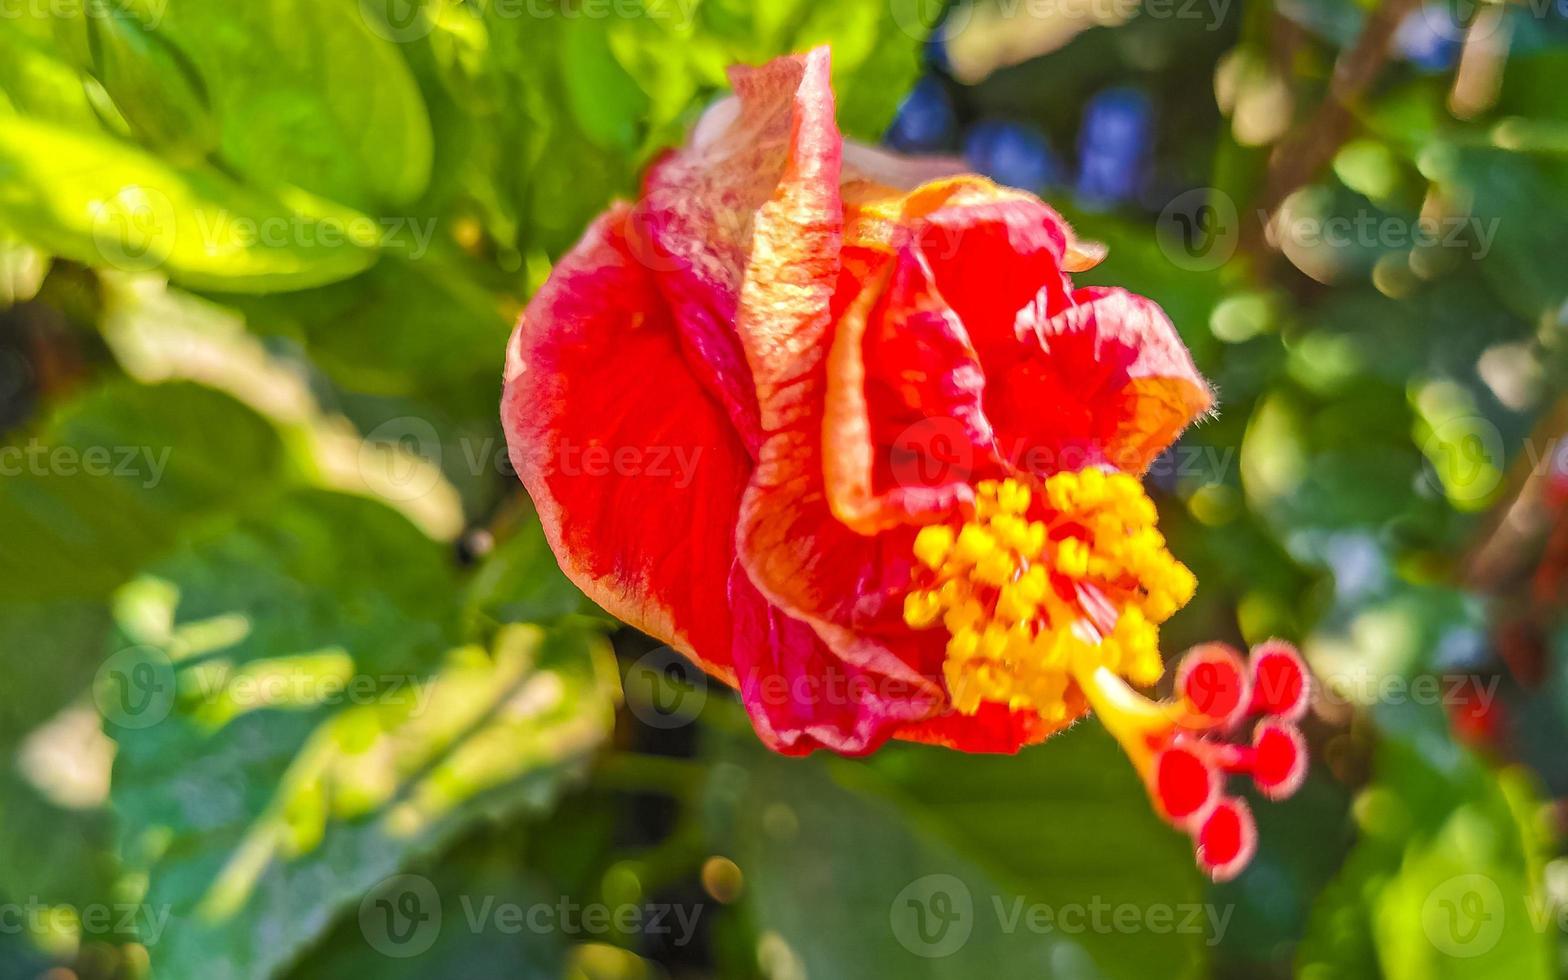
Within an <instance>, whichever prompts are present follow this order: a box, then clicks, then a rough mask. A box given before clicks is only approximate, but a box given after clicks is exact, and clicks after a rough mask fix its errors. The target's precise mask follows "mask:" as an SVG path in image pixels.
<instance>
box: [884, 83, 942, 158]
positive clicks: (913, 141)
mask: <svg viewBox="0 0 1568 980" xmlns="http://www.w3.org/2000/svg"><path fill="white" fill-rule="evenodd" d="M957 128H958V117H957V116H956V115H955V114H954V112H953V102H952V100H951V99H949V98H948V97H947V89H945V88H944V87H943V86H942V83H941V82H940V81H938V80H937V79H935V78H932V77H930V76H929V75H928V76H926V77H925V78H922V79H921V80H920V81H918V82H916V83H915V87H914V88H913V89H911V90H910V92H909V95H907V96H906V97H905V98H904V102H903V104H902V105H900V106H899V107H898V115H896V116H894V117H893V124H892V125H891V126H889V127H888V128H887V135H885V136H884V137H883V138H882V141H883V142H884V143H886V144H887V145H888V146H891V147H892V148H893V149H895V150H899V151H902V152H904V153H932V152H935V151H938V150H943V149H946V148H947V147H948V146H949V145H950V144H951V143H952V141H953V132H954V130H955V129H957Z"/></svg>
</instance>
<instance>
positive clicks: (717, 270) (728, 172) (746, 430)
mask: <svg viewBox="0 0 1568 980" xmlns="http://www.w3.org/2000/svg"><path fill="white" fill-rule="evenodd" d="M730 79H731V83H732V85H733V87H734V90H735V95H734V96H733V97H731V98H727V99H724V100H723V101H721V102H719V103H718V104H716V105H715V106H713V107H712V108H711V109H709V110H708V112H707V113H706V114H705V115H704V116H703V118H702V120H701V122H699V124H698V126H697V129H696V131H695V132H694V133H693V135H692V138H691V140H690V142H689V143H688V144H687V145H686V146H685V147H683V148H682V149H680V150H678V151H676V152H675V153H672V154H670V155H669V156H668V157H666V158H665V159H664V160H662V161H661V162H659V163H658V164H657V165H656V166H654V167H653V168H652V169H651V170H650V172H649V175H648V178H647V180H646V181H645V187H644V196H643V198H642V200H640V201H638V203H637V204H636V206H635V207H634V209H633V212H632V216H631V220H630V223H629V227H630V229H631V236H630V237H631V242H632V245H633V250H634V252H635V254H636V255H637V256H638V258H639V259H640V260H641V261H642V262H643V263H644V264H646V265H647V266H649V268H651V269H652V270H653V272H654V276H655V279H656V281H657V282H658V284H659V289H660V291H661V293H662V295H663V296H664V298H665V300H666V302H667V303H668V305H669V307H670V309H671V310H672V311H673V314H674V317H675V321H676V324H677V326H678V327H679V329H680V331H681V334H682V337H683V340H684V342H685V344H686V345H687V347H688V349H689V350H690V351H691V352H692V353H693V355H694V356H693V362H694V365H695V366H696V368H697V371H698V374H699V377H701V379H702V381H703V383H704V384H706V385H707V386H708V387H709V388H710V389H711V390H712V391H714V393H715V394H716V396H717V397H718V398H719V399H720V401H721V402H722V403H723V404H724V405H725V407H726V409H727V410H728V412H729V414H730V417H731V419H732V421H733V422H734V423H735V427H736V429H737V430H738V431H739V432H740V435H741V439H742V441H743V442H744V443H745V444H746V446H747V448H748V450H750V451H752V452H753V453H754V452H755V451H756V449H757V447H758V445H759V443H760V442H761V431H760V428H759V423H758V418H757V404H756V396H755V393H754V390H753V384H752V378H751V365H749V364H748V363H747V354H746V352H745V351H744V349H743V346H742V344H741V339H740V337H739V336H738V335H737V333H736V329H735V327H736V317H737V313H738V309H739V301H740V293H741V289H742V284H743V281H744V278H745V271H746V268H747V263H748V262H750V261H752V260H753V259H754V258H755V257H754V255H753V252H754V249H755V248H756V247H757V246H758V245H759V244H761V245H762V246H763V247H766V246H767V242H768V239H767V238H766V237H764V236H759V235H756V234H755V231H756V228H757V224H758V221H759V216H758V209H759V208H764V207H765V206H766V207H769V208H775V209H776V208H778V207H780V206H781V205H782V202H784V201H785V200H787V199H788V198H790V197H791V195H794V194H797V193H798V192H799V191H800V190H801V189H802V188H808V189H809V190H810V192H811V193H810V197H811V200H810V201H809V202H807V201H803V202H802V203H803V204H805V205H806V207H805V208H804V210H803V211H802V212H801V213H800V215H799V216H800V218H801V219H802V220H803V221H804V222H805V223H806V224H808V225H815V224H816V223H818V222H819V221H821V220H828V221H830V222H836V221H837V220H838V203H837V193H838V189H837V188H838V176H839V171H838V168H839V158H840V152H841V148H842V144H843V140H842V138H841V137H840V136H839V132H838V127H837V124H836V123H835V121H834V118H833V91H832V89H831V87H830V86H829V54H828V50H827V49H826V48H818V49H816V50H814V51H811V52H809V53H807V54H801V55H795V56H792V57H787V58H778V59H775V60H773V61H771V62H769V63H768V64H766V65H763V66H761V67H757V68H745V67H741V68H734V69H731V72H730ZM785 220H786V221H787V220H788V219H787V218H786V219H785ZM774 223H775V225H776V224H777V223H778V222H777V221H775V222H774ZM784 236H785V238H786V239H787V237H788V232H787V231H786V232H784ZM833 251H834V252H836V246H835V248H834V250H833ZM764 258H766V257H764Z"/></svg>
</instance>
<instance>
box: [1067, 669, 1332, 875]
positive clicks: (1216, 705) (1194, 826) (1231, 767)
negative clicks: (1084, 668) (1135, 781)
mask: <svg viewBox="0 0 1568 980" xmlns="http://www.w3.org/2000/svg"><path fill="white" fill-rule="evenodd" d="M1258 651H1260V652H1261V654H1262V655H1260V653H1259V652H1257V651H1255V652H1254V655H1253V657H1252V664H1253V665H1254V666H1256V665H1258V664H1259V663H1262V664H1263V665H1264V667H1265V669H1267V670H1270V671H1279V672H1280V673H1281V674H1283V673H1284V667H1283V665H1285V664H1287V663H1288V664H1291V665H1294V666H1296V667H1298V668H1300V677H1299V678H1298V679H1297V680H1298V683H1297V684H1296V685H1295V686H1296V687H1297V688H1299V689H1300V690H1301V691H1304V690H1305V689H1306V687H1307V681H1306V671H1305V668H1304V667H1302V666H1301V660H1300V658H1299V656H1298V655H1297V654H1296V652H1295V650H1294V648H1292V647H1291V646H1290V645H1289V644H1286V643H1282V642H1280V641H1270V642H1269V643H1268V644H1264V645H1262V646H1260V647H1259V648H1258ZM1074 677H1075V679H1076V680H1077V682H1078V683H1079V684H1080V685H1081V687H1082V689H1083V691H1084V694H1085V696H1086V698H1087V700H1088V701H1089V703H1090V705H1091V706H1092V707H1093V708H1094V710H1095V713H1096V714H1097V715H1098V716H1099V717H1100V720H1101V721H1102V722H1103V723H1104V725H1105V727H1106V729H1107V730H1108V731H1109V732H1110V733H1111V734H1112V735H1113V736H1115V738H1116V740H1117V741H1118V742H1119V743H1120V744H1121V746H1122V748H1123V750H1124V751H1125V752H1126V753H1127V757H1128V758H1129V759H1130V760H1132V763H1133V766H1134V768H1136V769H1137V770H1138V772H1139V774H1140V775H1141V776H1142V777H1143V780H1144V784H1145V785H1146V787H1147V788H1148V792H1149V797H1150V799H1151V800H1152V801H1153V803H1154V807H1155V810H1156V811H1157V812H1159V814H1160V815H1161V816H1162V817H1164V818H1165V819H1166V820H1167V821H1169V822H1170V823H1171V824H1172V825H1173V826H1175V827H1177V828H1179V829H1181V830H1184V831H1186V832H1187V833H1188V834H1189V835H1191V836H1192V838H1193V843H1194V845H1195V847H1196V848H1197V854H1198V862H1199V864H1200V865H1202V866H1203V867H1204V868H1205V869H1206V870H1208V871H1209V873H1210V874H1212V875H1214V876H1215V877H1216V878H1217V879H1219V878H1223V877H1229V876H1233V875H1235V874H1236V873H1237V872H1239V871H1240V870H1241V868H1242V867H1243V866H1245V864H1246V862H1247V861H1248V860H1249V859H1250V857H1251V854H1252V850H1253V847H1254V845H1255V840H1254V838H1255V836H1256V834H1255V831H1254V829H1253V823H1252V815H1251V812H1250V811H1249V810H1247V808H1246V805H1245V804H1244V803H1242V801H1240V800H1237V799H1234V798H1231V797H1227V796H1225V795H1224V791H1225V783H1226V780H1227V778H1228V777H1229V776H1232V775H1245V776H1250V777H1251V778H1252V780H1253V782H1254V783H1255V784H1256V785H1257V787H1258V789H1259V791H1261V792H1262V793H1263V795H1264V796H1266V797H1268V798H1269V799H1274V800H1279V799H1284V798H1286V797H1288V796H1290V795H1291V794H1292V793H1294V792H1295V791H1296V790H1297V789H1298V788H1299V787H1300V785H1301V782H1302V780H1303V779H1304V778H1305V777H1306V772H1307V748H1306V741H1305V740H1304V739H1303V738H1302V737H1301V733H1300V731H1299V730H1298V729H1297V728H1296V727H1295V725H1294V724H1291V723H1290V722H1288V721H1285V720H1282V719H1281V718H1280V717H1279V716H1278V715H1277V714H1273V713H1269V712H1268V711H1267V709H1272V708H1275V707H1285V708H1287V709H1289V710H1292V711H1299V709H1298V707H1297V704H1296V702H1295V701H1291V700H1288V699H1287V700H1285V701H1280V700H1273V699H1268V698H1265V699H1263V700H1262V701H1260V700H1259V698H1258V697H1257V696H1256V695H1255V694H1254V692H1253V691H1252V690H1251V687H1252V685H1253V684H1254V683H1255V682H1256V676H1255V675H1254V676H1253V677H1251V678H1249V677H1248V675H1247V673H1246V672H1245V668H1244V665H1243V662H1242V659H1241V656H1240V654H1238V653H1237V652H1236V651H1234V650H1232V649H1231V648H1229V647H1226V646H1224V645H1222V644H1205V645H1203V646H1200V647H1195V648H1194V649H1193V650H1192V651H1191V652H1190V653H1189V654H1188V655H1187V657H1186V658H1184V659H1183V661H1182V663H1181V664H1180V665H1179V666H1178V667H1177V671H1176V685H1175V687H1176V690H1175V696H1174V697H1173V698H1172V699H1171V700H1170V701H1163V702H1156V701H1151V700H1149V699H1148V698H1145V697H1143V696H1142V695H1140V694H1138V693H1137V692H1136V691H1134V690H1132V688H1130V687H1128V686H1127V685H1126V684H1125V683H1124V682H1123V681H1122V679H1121V678H1119V677H1117V676H1115V675H1114V674H1112V673H1110V672H1109V671H1106V670H1103V669H1101V670H1095V671H1092V672H1089V673H1086V674H1081V675H1080V674H1074ZM1281 689H1282V690H1283V688H1281ZM1297 696H1299V697H1302V698H1303V699H1304V695H1292V697H1297ZM1260 704H1261V706H1262V707H1263V708H1264V709H1265V713H1264V716H1263V717H1262V718H1261V719H1258V720H1257V723H1256V724H1255V725H1254V726H1252V729H1253V730H1252V735H1251V739H1250V742H1249V741H1244V740H1243V739H1245V738H1246V736H1245V735H1244V734H1243V733H1242V728H1243V723H1244V722H1246V720H1247V719H1248V718H1257V714H1256V712H1255V709H1256V708H1258V707H1259V705H1260ZM1238 706H1240V707H1239V708H1238Z"/></svg>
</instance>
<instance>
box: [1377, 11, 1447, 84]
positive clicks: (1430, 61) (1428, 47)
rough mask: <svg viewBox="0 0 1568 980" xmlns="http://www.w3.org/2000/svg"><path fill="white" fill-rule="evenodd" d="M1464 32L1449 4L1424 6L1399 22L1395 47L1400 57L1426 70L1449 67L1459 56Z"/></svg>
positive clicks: (1395, 33)
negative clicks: (1455, 19)
mask: <svg viewBox="0 0 1568 980" xmlns="http://www.w3.org/2000/svg"><path fill="white" fill-rule="evenodd" d="M1462 33H1463V29H1462V28H1461V27H1460V26H1459V25H1458V24H1457V23H1455V21H1454V16H1453V14H1452V13H1450V12H1449V11H1448V10H1447V8H1444V7H1433V6H1423V7H1422V8H1421V9H1420V10H1414V11H1411V12H1410V13H1409V14H1406V15H1405V19H1404V20H1402V21H1400V22H1399V29H1398V30H1396V31H1395V32H1394V48H1395V50H1397V51H1398V52H1399V54H1400V57H1402V58H1404V59H1405V60H1406V61H1408V62H1410V63H1411V64H1413V65H1415V66H1416V67H1417V68H1419V69H1421V70H1422V71H1429V72H1441V71H1447V70H1449V69H1450V68H1452V67H1453V66H1454V62H1455V61H1457V60H1459V47H1460V44H1459V38H1460V36H1461V35H1462Z"/></svg>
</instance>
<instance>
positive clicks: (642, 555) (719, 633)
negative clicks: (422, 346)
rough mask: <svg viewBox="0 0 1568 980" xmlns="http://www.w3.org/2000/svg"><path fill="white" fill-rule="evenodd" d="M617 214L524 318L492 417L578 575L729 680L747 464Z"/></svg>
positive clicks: (588, 589)
mask: <svg viewBox="0 0 1568 980" xmlns="http://www.w3.org/2000/svg"><path fill="white" fill-rule="evenodd" d="M627 214H628V210H627V208H626V207H624V206H621V207H616V208H614V209H612V210H611V211H610V212H609V213H607V214H605V215H604V216H603V217H601V218H600V219H599V220H598V221H596V222H595V223H594V225H593V226H592V227H591V228H589V230H588V232H587V234H586V235H585V236H584V237H583V240H582V241H581V242H580V243H579V244H578V245H577V247H576V248H574V249H573V250H572V251H571V252H570V253H569V254H568V255H566V256H565V257H563V258H562V259H561V261H560V263H559V264H558V265H557V266H556V269H555V273H554V274H553V275H552V276H551V277H550V280H549V282H547V283H546V284H545V286H544V288H543V289H541V290H540V291H539V293H538V295H537V296H535V297H534V299H533V301H532V302H531V303H529V305H528V308H527V310H525V311H524V313H523V316H522V319H521V320H520V321H519V323H518V325H517V329H516V331H515V332H514V333H513V335H512V342H511V346H510V348H509V350H508V354H507V366H506V391H505V394H504V396H503V398H502V403H501V421H502V425H503V427H504V428H505V431H506V437H507V445H508V449H509V451H510V453H511V459H512V463H513V465H514V466H515V467H516V469H517V473H518V476H519V477H521V478H522V481H523V483H524V485H525V486H527V488H528V492H529V494H530V495H531V496H532V497H533V500H534V505H535V507H536V508H537V509H538V511H539V517H540V520H541V522H542V523H543V525H544V530H545V534H546V536H547V537H548V539H549V541H550V545H551V548H552V549H553V550H554V551H555V554H556V557H557V558H558V559H559V561H560V563H561V567H562V569H563V570H564V571H565V572H566V574H567V575H568V576H569V577H570V578H571V579H572V581H573V582H575V583H576V584H577V586H578V587H579V588H581V589H582V590H583V592H584V593H586V594H587V595H588V597H589V598H591V599H593V600H594V601H595V602H597V603H599V605H601V606H603V607H604V608H605V609H606V610H607V611H608V612H610V613H611V614H613V615H615V616H616V617H618V618H620V619H622V620H625V621H626V622H628V623H630V624H631V625H633V626H635V627H637V628H638V629H641V630H643V631H644V632H646V633H649V634H650V635H652V636H655V637H658V638H659V639H661V640H663V641H665V642H667V643H669V644H670V645H671V646H674V647H675V648H676V649H678V650H680V651H681V652H683V653H685V654H687V655H688V656H690V657H692V658H693V659H694V660H696V661H697V662H698V663H699V664H701V665H702V666H703V667H704V668H705V669H706V670H708V671H709V672H711V673H713V674H715V675H717V676H719V677H721V678H724V679H726V680H728V681H729V682H730V683H734V672H733V670H732V668H731V664H730V658H729V647H730V639H731V635H730V634H731V626H730V621H729V620H730V617H729V614H728V606H727V604H726V603H725V601H724V596H725V595H726V593H727V591H728V582H729V575H730V568H731V565H732V563H733V560H734V528H735V515H736V512H737V508H738V505H739V499H740V494H741V489H742V488H743V487H744V486H745V484H746V479H747V476H748V474H749V472H750V469H751V460H750V458H749V456H748V455H747V453H746V451H745V448H744V447H743V446H742V445H741V442H740V440H739V439H738V438H737V436H736V434H735V429H734V427H733V425H732V424H731V422H730V419H729V417H728V415H727V414H726V412H725V411H724V409H723V408H722V407H721V406H720V405H719V403H718V402H717V401H715V399H714V398H713V397H712V396H711V395H710V393H709V391H708V389H707V388H706V387H705V386H704V385H703V384H702V383H701V382H700V381H699V380H698V378H697V377H696V375H695V374H693V372H692V371H691V369H690V368H689V367H688V365H687V361H686V358H685V357H684V356H683V354H682V347H681V337H680V334H679V332H678V331H677V330H676V328H675V325H674V323H673V322H672V319H671V317H670V314H669V312H668V310H667V308H666V307H665V305H664V303H663V302H662V300H661V299H660V296H659V294H658V291H657V289H656V287H655V284H654V282H653V278H652V276H651V274H650V272H649V270H648V269H647V267H646V266H644V265H642V264H641V263H640V262H639V261H638V260H637V258H636V256H635V254H634V252H633V250H632V246H631V244H630V242H629V241H628V238H627V233H626V224H625V222H626V218H627Z"/></svg>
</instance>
